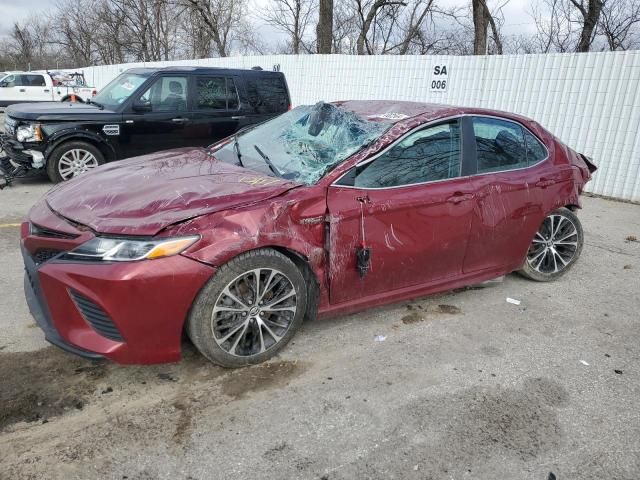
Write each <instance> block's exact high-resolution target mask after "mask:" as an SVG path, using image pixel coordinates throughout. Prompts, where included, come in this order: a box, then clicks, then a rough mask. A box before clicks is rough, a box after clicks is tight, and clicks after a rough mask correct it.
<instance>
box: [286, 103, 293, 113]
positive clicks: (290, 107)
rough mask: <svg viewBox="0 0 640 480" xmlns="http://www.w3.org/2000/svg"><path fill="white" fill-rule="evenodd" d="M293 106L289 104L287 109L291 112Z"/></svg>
mask: <svg viewBox="0 0 640 480" xmlns="http://www.w3.org/2000/svg"><path fill="white" fill-rule="evenodd" d="M292 108H293V107H292V106H291V104H289V108H287V111H289V112H290V111H291V109H292Z"/></svg>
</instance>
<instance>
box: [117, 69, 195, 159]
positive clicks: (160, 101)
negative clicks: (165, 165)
mask: <svg viewBox="0 0 640 480" xmlns="http://www.w3.org/2000/svg"><path fill="white" fill-rule="evenodd" d="M188 90H189V79H188V77H187V76H186V75H162V76H159V77H157V78H156V79H155V80H154V81H153V83H152V84H151V85H150V86H149V88H147V89H146V90H145V91H144V93H142V95H138V96H137V98H134V99H133V102H134V103H135V102H139V103H141V104H146V105H148V106H150V108H151V111H150V112H143V113H142V112H136V111H134V110H133V108H132V107H131V106H130V107H129V109H128V111H127V112H126V113H124V114H123V121H124V123H123V124H122V125H121V126H119V127H118V128H119V129H121V131H120V132H119V135H120V144H121V148H122V152H123V156H124V157H132V156H135V155H143V154H146V153H151V152H157V151H160V150H168V149H171V148H178V147H183V146H185V145H197V144H195V143H192V144H190V143H189V142H188V141H186V140H185V131H186V128H187V126H188V124H189V122H190V121H191V119H190V112H189V111H188ZM106 128H111V129H113V132H115V128H116V127H115V126H114V125H109V126H107V127H106Z"/></svg>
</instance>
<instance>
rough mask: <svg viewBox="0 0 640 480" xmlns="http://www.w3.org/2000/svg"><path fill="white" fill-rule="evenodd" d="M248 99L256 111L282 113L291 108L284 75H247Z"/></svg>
mask: <svg viewBox="0 0 640 480" xmlns="http://www.w3.org/2000/svg"><path fill="white" fill-rule="evenodd" d="M245 82H246V85H247V99H248V101H249V105H250V106H251V108H253V110H254V112H255V113H282V112H286V111H287V110H288V109H289V96H288V95H287V87H286V85H285V83H284V78H283V77H282V76H279V75H278V76H275V75H273V76H271V75H270V76H266V75H265V76H253V75H248V76H246V77H245Z"/></svg>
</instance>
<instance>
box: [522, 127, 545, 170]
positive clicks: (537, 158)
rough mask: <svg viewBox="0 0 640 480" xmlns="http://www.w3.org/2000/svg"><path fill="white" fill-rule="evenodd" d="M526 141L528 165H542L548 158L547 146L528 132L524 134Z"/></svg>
mask: <svg viewBox="0 0 640 480" xmlns="http://www.w3.org/2000/svg"><path fill="white" fill-rule="evenodd" d="M524 141H525V143H526V146H527V164H528V165H529V166H531V165H535V164H536V163H540V162H541V161H542V160H544V159H545V158H547V149H546V148H545V146H544V145H542V143H540V140H538V139H537V138H536V137H534V136H533V135H532V134H531V133H529V131H527V130H525V132H524Z"/></svg>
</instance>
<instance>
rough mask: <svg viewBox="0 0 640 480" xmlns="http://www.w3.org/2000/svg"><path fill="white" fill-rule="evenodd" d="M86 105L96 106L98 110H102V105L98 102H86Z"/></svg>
mask: <svg viewBox="0 0 640 480" xmlns="http://www.w3.org/2000/svg"><path fill="white" fill-rule="evenodd" d="M87 103H89V104H93V105H96V106H97V107H98V108H99V109H100V110H104V105H102V104H101V103H98V102H94V101H93V100H87Z"/></svg>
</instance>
